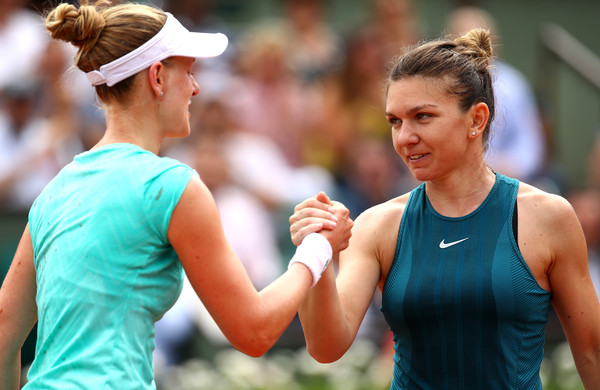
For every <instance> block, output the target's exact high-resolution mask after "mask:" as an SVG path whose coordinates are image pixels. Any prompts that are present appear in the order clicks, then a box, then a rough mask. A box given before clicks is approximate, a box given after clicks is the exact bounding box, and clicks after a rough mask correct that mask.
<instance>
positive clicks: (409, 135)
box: [392, 122, 420, 147]
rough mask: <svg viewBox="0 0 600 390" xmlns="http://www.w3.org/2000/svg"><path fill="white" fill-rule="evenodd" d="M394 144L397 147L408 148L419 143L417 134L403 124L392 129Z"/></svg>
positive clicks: (407, 125)
mask: <svg viewBox="0 0 600 390" xmlns="http://www.w3.org/2000/svg"><path fill="white" fill-rule="evenodd" d="M392 131H393V135H394V142H395V143H396V145H397V146H400V147H402V146H409V145H413V144H416V143H418V142H419V140H420V138H419V135H418V134H417V132H416V131H415V130H414V129H413V128H412V127H411V126H410V125H409V124H408V123H406V122H405V123H403V124H402V126H401V127H399V128H398V129H393V130H392Z"/></svg>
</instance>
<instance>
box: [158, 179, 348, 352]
mask: <svg viewBox="0 0 600 390" xmlns="http://www.w3.org/2000/svg"><path fill="white" fill-rule="evenodd" d="M348 230H349V229H348ZM347 233H348V234H349V231H348V232H347ZM168 236H169V240H170V242H171V244H172V245H173V247H174V248H175V250H176V252H177V254H178V256H179V258H180V260H181V263H182V265H183V267H184V269H185V271H186V274H187V276H188V278H189V280H190V282H191V284H192V286H193V287H194V290H195V291H196V293H197V294H198V297H199V298H200V299H201V300H202V302H203V304H204V305H205V306H206V308H207V310H208V311H209V313H210V314H211V316H212V317H213V318H214V320H215V322H216V323H217V325H218V326H219V328H220V329H221V330H222V331H223V334H224V335H225V336H226V337H227V339H228V340H229V342H230V343H231V344H232V345H233V346H234V347H235V348H237V349H239V350H240V351H242V352H244V353H246V354H248V355H251V356H260V355H262V354H264V353H265V352H266V351H267V350H268V349H269V348H270V347H271V346H272V345H273V344H274V343H275V342H276V341H277V339H278V338H279V337H280V336H281V334H282V333H283V332H284V331H285V329H286V328H287V327H288V326H289V324H290V323H291V321H292V319H293V318H294V317H295V315H296V313H297V311H298V308H299V306H300V304H301V303H302V300H303V299H304V296H305V294H306V292H307V291H308V290H309V288H310V286H311V283H312V276H311V273H310V272H309V270H308V269H307V268H306V267H305V266H303V265H302V264H294V265H292V266H291V267H290V269H289V270H288V271H287V272H285V273H284V274H283V275H281V276H280V277H279V278H278V279H276V280H275V281H274V282H273V283H271V284H270V285H269V286H267V287H266V288H264V289H263V290H262V291H260V292H258V291H256V289H255V287H254V285H253V284H252V282H251V280H250V278H249V276H248V274H247V273H246V270H245V269H244V267H243V265H242V264H241V262H240V261H239V260H238V258H237V256H236V254H235V253H234V251H233V250H232V248H231V246H230V245H229V243H228V242H227V240H226V238H225V234H224V232H223V228H222V226H221V220H220V216H219V212H218V209H217V206H216V204H215V202H214V200H213V198H212V195H211V194H210V192H209V190H208V189H207V188H206V186H205V185H204V184H203V183H202V182H201V181H200V179H199V178H198V177H194V178H193V179H192V180H191V181H190V183H189V184H188V186H187V188H186V190H185V192H184V194H183V195H182V197H181V199H180V201H179V203H178V205H177V206H176V208H175V210H174V211H173V215H172V217H171V222H170V225H169V232H168ZM340 236H341V235H340Z"/></svg>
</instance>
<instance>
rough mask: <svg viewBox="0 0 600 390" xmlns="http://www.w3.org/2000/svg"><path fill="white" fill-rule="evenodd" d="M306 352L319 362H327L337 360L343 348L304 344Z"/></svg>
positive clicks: (342, 352)
mask: <svg viewBox="0 0 600 390" xmlns="http://www.w3.org/2000/svg"><path fill="white" fill-rule="evenodd" d="M306 350H307V351H308V354H309V355H310V356H311V357H312V358H313V359H315V360H316V361H317V362H319V363H323V364H327V363H333V362H336V361H338V360H339V359H340V358H341V357H342V356H344V353H345V352H346V351H345V350H343V351H338V350H336V349H333V348H328V347H325V348H323V347H316V346H315V345H314V344H309V343H307V344H306Z"/></svg>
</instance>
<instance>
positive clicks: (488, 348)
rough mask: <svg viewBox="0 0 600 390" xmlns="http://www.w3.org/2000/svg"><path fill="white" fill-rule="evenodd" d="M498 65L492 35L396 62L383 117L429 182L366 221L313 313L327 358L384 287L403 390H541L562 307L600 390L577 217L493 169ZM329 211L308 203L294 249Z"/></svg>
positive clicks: (599, 342) (593, 385)
mask: <svg viewBox="0 0 600 390" xmlns="http://www.w3.org/2000/svg"><path fill="white" fill-rule="evenodd" d="M491 58H492V45H491V40H490V37H489V32H488V31H486V30H481V29H476V30H471V31H469V32H468V33H466V34H465V35H463V36H461V37H459V38H457V39H456V40H435V41H431V42H427V43H424V44H422V45H420V46H417V47H413V48H410V49H409V50H408V51H407V52H405V53H404V54H403V55H402V56H400V57H399V59H398V60H397V62H395V64H394V66H393V68H392V70H391V73H390V76H389V79H388V86H387V95H386V113H385V115H386V117H387V120H388V122H389V124H390V126H391V135H392V139H393V144H394V147H395V150H396V152H397V153H398V155H399V156H400V157H401V158H402V160H403V161H404V163H405V164H406V165H407V166H408V168H409V169H410V171H411V172H412V174H413V176H414V177H415V178H416V179H417V180H419V181H422V182H424V183H423V184H422V185H420V186H419V187H417V188H416V189H414V190H413V191H411V192H410V193H407V194H405V195H402V196H399V197H397V198H394V199H391V200H389V201H387V202H384V203H382V204H379V205H377V206H374V207H372V208H370V209H368V210H366V211H365V212H364V213H363V214H361V215H360V216H359V217H358V218H357V219H356V221H355V226H354V229H353V235H352V238H351V240H350V245H349V247H348V249H346V250H345V251H343V252H341V253H340V255H339V272H338V274H337V277H336V276H335V275H334V271H333V269H331V268H330V269H328V270H327V271H326V272H325V274H324V275H323V277H322V278H321V280H320V282H319V283H318V284H317V285H316V287H315V288H314V289H312V290H311V292H310V293H309V295H308V297H307V299H306V300H305V302H304V303H303V305H302V306H301V308H300V319H301V321H302V326H303V329H304V332H305V337H306V341H307V348H308V351H309V352H310V354H311V355H312V356H313V357H314V358H315V359H317V360H318V361H320V362H331V361H334V360H337V359H338V358H340V357H341V356H342V355H343V354H344V353H345V351H346V350H347V349H348V348H349V347H350V345H351V344H352V342H353V340H354V338H355V337H356V334H357V331H358V328H359V326H360V324H361V321H362V319H363V317H364V315H365V312H366V310H367V308H368V306H369V303H370V302H371V300H372V297H373V293H374V291H375V289H376V288H379V289H380V290H381V292H382V307H381V310H382V312H383V315H384V317H385V319H386V321H387V322H388V324H389V326H390V328H391V330H392V331H393V334H394V350H395V354H394V358H393V359H394V373H393V379H392V383H391V389H392V390H398V389H453V390H457V389H541V388H542V383H541V380H540V376H539V370H540V364H541V362H542V358H543V353H544V328H545V325H546V322H547V318H548V311H549V309H550V305H553V306H554V309H555V310H556V312H557V313H558V316H559V318H560V320H561V323H562V326H563V329H564V331H565V334H566V337H567V340H568V342H569V344H570V347H571V350H572V352H573V356H574V358H575V363H576V365H577V369H578V371H579V374H580V376H581V379H582V381H583V383H584V385H585V386H586V388H587V389H600V326H598V324H600V304H599V303H598V298H597V297H596V293H595V291H594V287H593V284H592V282H591V280H590V274H589V271H588V267H587V256H586V244H585V239H584V236H583V233H582V229H581V226H580V224H579V222H578V220H577V217H576V215H575V213H574V211H573V209H572V207H571V206H570V205H569V203H567V201H566V200H564V199H563V198H561V197H559V196H555V195H551V194H548V193H545V192H543V191H540V190H539V189H536V188H534V187H532V186H530V185H528V184H525V183H520V182H519V181H517V180H515V179H511V178H509V177H506V176H504V175H501V174H499V173H495V172H494V171H493V170H492V169H491V168H490V167H488V166H487V165H486V163H485V160H484V151H485V149H486V147H487V142H488V138H489V128H490V122H491V121H492V119H493V116H494V95H493V90H492V80H491V77H490V70H489V67H490V59H491ZM329 205H330V202H329V201H328V199H327V197H325V196H323V195H318V196H316V197H315V198H312V199H308V200H306V201H305V202H303V203H301V204H300V205H298V206H297V208H296V211H295V214H294V215H293V216H292V218H290V223H291V224H292V226H291V231H292V233H293V235H296V234H298V238H294V240H295V242H298V241H299V240H300V239H301V236H300V233H301V234H306V231H310V230H312V229H318V228H319V227H318V225H316V226H313V225H312V224H313V223H314V222H316V221H320V219H319V218H320V217H321V213H322V212H324V210H326V207H329ZM322 216H323V217H326V214H323V215H322Z"/></svg>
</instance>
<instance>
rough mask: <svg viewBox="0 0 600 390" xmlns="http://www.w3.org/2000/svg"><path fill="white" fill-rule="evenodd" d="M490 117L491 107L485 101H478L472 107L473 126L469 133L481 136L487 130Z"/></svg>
mask: <svg viewBox="0 0 600 390" xmlns="http://www.w3.org/2000/svg"><path fill="white" fill-rule="evenodd" d="M489 118H490V109H489V107H488V105H487V104H485V103H477V104H475V105H474V106H473V107H471V119H472V122H471V128H470V129H469V134H471V135H473V133H475V135H474V136H475V137H477V136H479V135H480V134H481V133H483V131H484V130H485V127H486V126H487V123H488V119H489Z"/></svg>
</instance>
